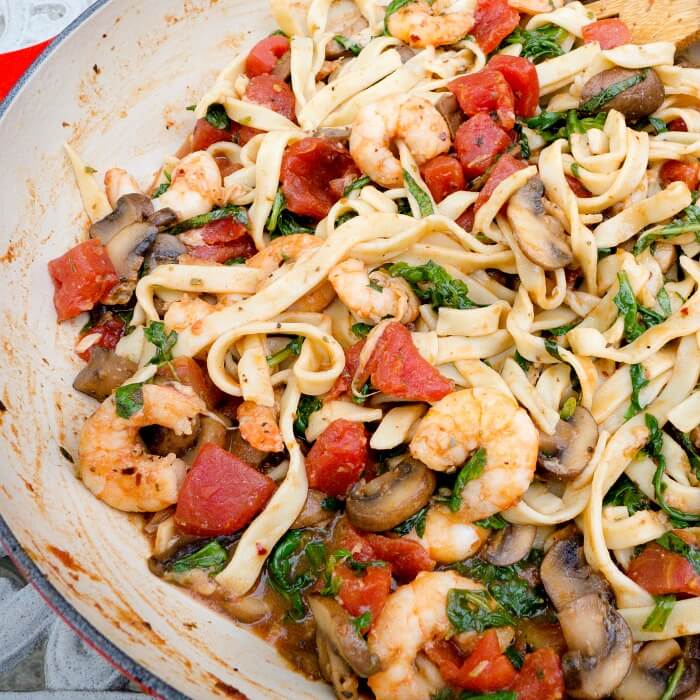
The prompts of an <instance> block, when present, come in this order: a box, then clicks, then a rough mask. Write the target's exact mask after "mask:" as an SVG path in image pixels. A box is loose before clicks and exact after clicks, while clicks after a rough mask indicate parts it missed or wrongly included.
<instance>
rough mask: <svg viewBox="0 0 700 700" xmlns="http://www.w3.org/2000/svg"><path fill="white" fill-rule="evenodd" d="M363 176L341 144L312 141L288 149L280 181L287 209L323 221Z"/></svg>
mask: <svg viewBox="0 0 700 700" xmlns="http://www.w3.org/2000/svg"><path fill="white" fill-rule="evenodd" d="M359 175H360V171H359V169H358V168H357V166H356V165H355V161H354V160H353V159H352V156H351V155H350V152H349V151H348V150H347V148H345V147H344V146H342V145H341V144H339V143H338V142H337V141H331V140H330V139H323V138H316V137H309V138H305V139H302V140H301V141H297V142H296V143H294V144H292V145H291V146H289V147H288V148H287V150H286V151H285V152H284V157H283V158H282V168H281V174H280V180H281V182H282V192H283V193H284V199H285V201H286V203H287V208H288V209H289V210H290V211H292V212H294V213H295V214H300V215H301V216H311V217H313V218H314V219H322V218H323V217H324V216H325V215H326V214H328V210H329V209H330V208H331V207H332V206H333V204H335V202H337V201H338V200H339V199H340V198H341V197H342V196H343V190H344V189H345V187H346V186H347V185H348V184H349V183H350V182H352V181H353V180H354V179H356V178H357V177H358V176H359Z"/></svg>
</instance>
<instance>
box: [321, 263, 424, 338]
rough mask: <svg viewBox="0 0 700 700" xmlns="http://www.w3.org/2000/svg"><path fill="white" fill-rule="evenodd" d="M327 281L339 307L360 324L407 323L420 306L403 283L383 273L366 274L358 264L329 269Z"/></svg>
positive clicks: (399, 279)
mask: <svg viewBox="0 0 700 700" xmlns="http://www.w3.org/2000/svg"><path fill="white" fill-rule="evenodd" d="M328 279H329V280H330V283H331V284H332V285H333V289H335V292H336V294H337V295H338V296H339V297H340V300H341V301H342V302H343V304H345V306H347V307H348V309H350V311H351V312H352V313H353V314H354V315H355V316H356V317H357V318H358V319H359V320H360V321H363V322H364V323H372V324H375V323H379V322H380V321H381V320H382V319H383V318H388V317H390V318H394V319H396V320H397V321H398V322H399V323H410V322H411V321H413V320H414V319H415V318H416V316H418V313H419V309H418V307H419V306H420V302H419V301H418V297H416V295H415V294H414V293H413V290H412V289H411V287H410V285H409V284H408V282H406V280H405V279H403V278H401V277H392V276H391V275H390V274H389V273H388V272H385V271H384V270H374V271H373V272H370V273H369V274H367V267H366V266H365V264H364V263H363V262H362V261H361V260H356V259H354V258H348V259H347V260H343V262H341V263H338V264H337V265H336V266H335V267H334V268H332V269H331V271H330V272H329V273H328Z"/></svg>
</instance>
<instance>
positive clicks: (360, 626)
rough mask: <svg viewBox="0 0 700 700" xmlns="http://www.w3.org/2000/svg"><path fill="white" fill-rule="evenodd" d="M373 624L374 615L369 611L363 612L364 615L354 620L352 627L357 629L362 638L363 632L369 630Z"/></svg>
mask: <svg viewBox="0 0 700 700" xmlns="http://www.w3.org/2000/svg"><path fill="white" fill-rule="evenodd" d="M371 624H372V613H371V612H370V611H369V610H366V611H365V612H363V613H362V615H358V616H357V617H353V618H352V626H353V627H354V628H355V632H357V634H358V636H360V637H361V636H362V632H363V630H366V629H368V628H369V626H370V625H371Z"/></svg>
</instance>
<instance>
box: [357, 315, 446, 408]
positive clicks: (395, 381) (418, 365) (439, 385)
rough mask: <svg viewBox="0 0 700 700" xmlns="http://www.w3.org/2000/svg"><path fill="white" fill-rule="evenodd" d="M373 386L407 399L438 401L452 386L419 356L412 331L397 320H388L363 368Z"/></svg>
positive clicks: (385, 392) (383, 391)
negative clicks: (389, 321)
mask: <svg viewBox="0 0 700 700" xmlns="http://www.w3.org/2000/svg"><path fill="white" fill-rule="evenodd" d="M365 372H367V373H368V374H369V375H370V377H371V381H372V386H373V387H374V388H375V389H378V390H379V391H381V392H382V393H384V394H389V395H391V396H396V397H397V398H400V399H407V400H409V401H439V400H440V399H441V398H442V397H443V396H447V394H449V393H450V392H451V391H452V390H453V389H454V386H453V384H452V382H451V381H449V380H448V379H445V377H443V376H442V374H440V372H438V371H437V370H436V369H435V367H433V366H432V365H431V364H430V363H429V362H428V361H427V360H425V359H424V358H423V357H421V355H420V353H419V352H418V350H417V349H416V346H415V345H414V344H413V340H411V334H410V332H409V331H408V329H407V328H406V326H403V325H402V324H400V323H396V322H394V323H389V324H388V325H387V326H386V328H385V330H384V332H383V333H382V335H381V337H380V338H379V340H378V341H377V345H376V346H375V348H374V351H373V352H372V356H371V357H370V358H369V361H368V362H367V367H366V368H365Z"/></svg>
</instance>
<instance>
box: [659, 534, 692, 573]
mask: <svg viewBox="0 0 700 700" xmlns="http://www.w3.org/2000/svg"><path fill="white" fill-rule="evenodd" d="M655 542H656V544H658V545H659V546H661V547H663V548H664V549H667V550H668V551H669V552H673V553H674V554H680V555H681V556H682V557H684V558H685V559H687V560H688V561H689V562H690V564H691V565H692V567H693V569H695V572H696V573H698V574H700V549H698V548H697V547H693V546H691V545H689V544H688V543H687V542H686V541H685V540H683V539H681V538H680V537H678V535H676V534H675V533H674V532H664V534H663V535H661V537H659V538H658V539H657V540H655Z"/></svg>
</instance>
